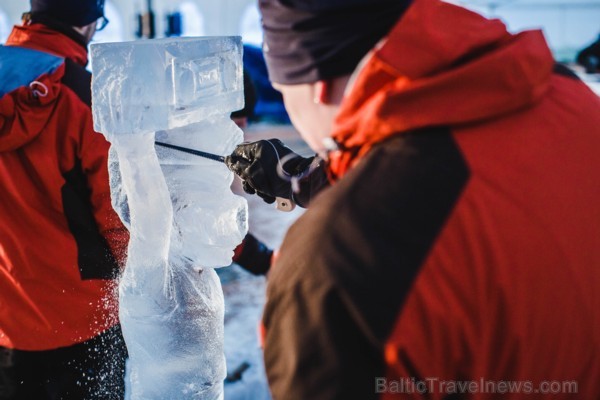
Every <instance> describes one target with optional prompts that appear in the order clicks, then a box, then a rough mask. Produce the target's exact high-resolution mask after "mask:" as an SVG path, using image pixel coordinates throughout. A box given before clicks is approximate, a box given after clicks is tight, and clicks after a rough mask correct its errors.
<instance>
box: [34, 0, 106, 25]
mask: <svg viewBox="0 0 600 400" xmlns="http://www.w3.org/2000/svg"><path fill="white" fill-rule="evenodd" d="M30 1H31V12H32V13H39V14H45V15H47V16H49V17H52V18H54V19H56V20H58V21H60V22H63V23H65V24H67V25H71V26H79V27H81V26H86V25H89V24H91V23H92V22H94V21H96V20H97V19H99V18H101V17H103V16H104V0H30Z"/></svg>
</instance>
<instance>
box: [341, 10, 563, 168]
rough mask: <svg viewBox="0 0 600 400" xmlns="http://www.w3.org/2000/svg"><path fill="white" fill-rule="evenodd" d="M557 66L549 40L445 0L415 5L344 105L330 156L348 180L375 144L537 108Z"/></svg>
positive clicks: (375, 53) (378, 51)
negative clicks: (337, 148)
mask: <svg viewBox="0 0 600 400" xmlns="http://www.w3.org/2000/svg"><path fill="white" fill-rule="evenodd" d="M553 66H554V60H553V57H552V54H551V52H550V50H549V49H548V47H547V45H546V42H545V40H544V38H543V35H542V33H541V32H539V31H528V32H524V33H521V34H518V35H512V34H510V33H508V32H507V31H506V28H505V26H504V24H503V23H502V22H500V21H499V20H488V19H486V18H484V17H482V16H480V15H478V14H475V13H473V12H471V11H468V10H466V9H464V8H462V7H458V6H454V5H452V4H448V3H444V2H441V1H439V0H415V1H414V2H413V4H412V5H411V7H410V8H409V9H408V10H407V12H406V13H405V14H404V16H403V17H402V18H401V20H400V21H399V22H398V23H397V25H396V26H395V27H394V28H393V30H392V31H391V32H390V34H389V35H388V37H387V39H386V40H385V41H384V43H383V45H382V46H381V47H379V48H378V49H375V50H373V51H372V54H371V56H370V58H369V60H368V61H367V62H366V64H365V65H364V67H363V68H362V70H361V71H359V72H358V74H357V78H356V80H355V82H354V84H353V87H352V89H351V90H350V93H349V94H348V95H347V97H346V98H345V99H344V101H343V103H342V106H341V108H340V113H339V115H338V117H337V119H336V122H335V124H334V130H333V133H332V137H333V139H334V140H335V141H336V142H337V143H338V144H339V146H340V148H341V150H340V151H336V152H333V153H332V154H330V172H331V174H332V176H333V177H340V176H342V175H343V174H344V173H345V172H346V171H347V170H348V169H350V168H351V166H352V165H353V164H354V163H356V161H357V160H359V159H360V158H361V157H362V156H364V154H366V153H367V152H368V151H369V150H370V149H371V148H372V146H373V145H375V144H376V143H379V142H381V141H383V140H385V139H387V138H389V137H391V136H393V135H398V134H401V133H403V132H407V131H410V130H415V129H418V128H423V127H427V126H440V125H443V126H450V127H456V126H461V125H467V124H475V123H478V122H481V121H485V120H489V119H493V118H497V117H500V116H502V115H506V114H509V113H512V112H516V111H518V110H521V109H525V108H527V107H531V106H533V105H535V104H536V103H537V102H538V101H539V100H540V98H541V97H542V96H543V94H544V93H545V92H546V91H547V89H548V87H549V81H550V75H551V73H552V69H553Z"/></svg>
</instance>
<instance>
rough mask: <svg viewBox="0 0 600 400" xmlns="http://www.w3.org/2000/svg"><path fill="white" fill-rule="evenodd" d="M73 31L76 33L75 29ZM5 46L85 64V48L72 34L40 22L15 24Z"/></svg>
mask: <svg viewBox="0 0 600 400" xmlns="http://www.w3.org/2000/svg"><path fill="white" fill-rule="evenodd" d="M73 33H75V34H76V32H75V31H73ZM6 45H7V46H21V47H26V48H29V49H33V50H39V51H44V52H48V53H52V54H54V55H57V56H59V57H63V58H68V59H70V60H72V61H74V62H76V63H77V64H79V65H81V66H85V65H87V62H88V52H87V48H86V47H85V46H84V45H83V44H82V43H81V42H80V41H78V40H75V37H74V35H67V34H66V33H63V32H59V31H57V30H56V29H52V28H50V27H48V26H46V25H44V24H41V23H33V24H30V25H18V26H15V27H14V28H13V30H12V32H11V34H10V36H9V37H8V39H7V40H6Z"/></svg>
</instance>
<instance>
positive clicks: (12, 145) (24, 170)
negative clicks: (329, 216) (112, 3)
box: [0, 0, 128, 400]
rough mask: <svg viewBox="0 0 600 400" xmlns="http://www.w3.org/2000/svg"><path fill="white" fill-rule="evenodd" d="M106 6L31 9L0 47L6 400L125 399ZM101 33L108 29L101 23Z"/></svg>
mask: <svg viewBox="0 0 600 400" xmlns="http://www.w3.org/2000/svg"><path fill="white" fill-rule="evenodd" d="M106 22H107V21H106V19H105V18H104V7H103V0H31V11H30V12H28V13H25V14H24V16H23V24H22V25H20V26H15V27H14V29H13V31H12V33H11V34H10V36H9V38H8V40H7V42H6V46H4V47H0V53H1V54H0V59H1V60H2V62H1V63H0V77H1V79H0V96H1V97H0V192H1V193H2V196H0V220H1V221H2V223H1V224H0V275H1V277H0V399H3V400H6V399H20V400H21V399H22V400H44V399H63V400H64V399H78V400H82V399H122V398H123V397H124V371H125V359H126V355H127V351H126V348H125V344H124V341H123V338H122V334H121V329H120V326H119V323H118V307H117V298H116V278H117V277H118V276H119V274H120V270H121V268H122V266H123V264H124V258H125V255H126V246H127V242H128V233H127V231H126V229H125V228H124V227H123V225H122V224H121V222H120V220H119V218H118V217H117V215H116V214H115V213H114V211H113V209H112V207H111V203H110V190H109V181H108V172H107V154H108V149H109V144H108V143H107V142H106V141H105V139H104V137H103V136H102V135H100V134H97V133H95V132H94V130H93V126H92V125H93V124H92V114H91V109H90V101H91V89H90V82H91V76H90V74H89V72H87V71H86V69H85V65H86V64H87V61H88V60H87V57H88V53H87V45H88V43H89V42H90V40H91V39H92V37H93V35H94V33H95V31H96V29H97V24H98V23H99V24H101V25H105V24H106ZM98 28H101V26H99V27H98Z"/></svg>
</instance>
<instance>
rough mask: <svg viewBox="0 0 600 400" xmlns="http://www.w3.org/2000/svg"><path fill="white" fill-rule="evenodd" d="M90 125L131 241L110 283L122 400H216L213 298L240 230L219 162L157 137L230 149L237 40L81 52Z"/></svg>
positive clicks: (239, 99) (219, 305)
mask: <svg viewBox="0 0 600 400" xmlns="http://www.w3.org/2000/svg"><path fill="white" fill-rule="evenodd" d="M91 58H92V65H93V67H92V68H93V81H92V99H93V115H94V128H95V129H96V130H97V131H98V132H101V133H103V134H104V135H105V136H106V138H107V139H108V140H109V141H110V142H111V143H112V149H111V159H110V160H109V164H110V170H111V171H110V172H111V190H112V196H113V198H112V200H113V204H114V206H115V209H116V210H117V212H118V213H119V214H120V216H121V219H123V221H124V222H125V223H126V224H127V225H128V227H129V230H130V233H131V239H130V243H129V248H128V259H127V265H126V267H125V272H124V275H123V277H122V280H121V283H120V286H119V301H120V308H119V315H120V319H121V324H122V327H123V333H124V336H125V341H126V343H127V347H128V350H129V357H130V371H131V373H130V375H131V376H130V378H131V379H130V382H129V383H128V384H129V385H130V386H128V391H129V393H130V394H131V399H132V400H137V399H143V400H153V399H156V400H168V399H177V400H185V399H220V398H222V397H223V380H224V378H225V375H226V368H225V359H224V352H223V330H224V329H223V311H224V306H223V294H222V290H221V285H220V282H219V279H218V277H217V275H216V273H215V271H214V269H213V268H216V267H219V266H224V265H229V264H230V263H231V257H232V255H233V249H234V248H235V246H236V245H237V244H238V243H240V242H241V241H242V238H243V237H244V235H245V234H246V231H247V223H246V220H247V218H246V213H247V205H246V202H245V200H244V199H243V198H241V197H238V196H235V195H234V194H233V193H232V192H231V190H230V184H231V181H232V179H233V175H232V173H231V172H230V171H229V170H228V169H227V168H226V167H225V165H224V164H222V163H218V162H216V161H213V160H208V159H203V158H199V157H197V156H194V155H189V154H185V153H181V152H177V151H174V150H168V149H164V148H159V147H155V141H161V142H166V143H170V144H175V145H178V146H183V147H188V148H195V149H200V150H204V151H207V152H211V153H215V154H221V155H225V154H230V153H231V152H232V151H233V149H234V147H235V146H236V145H237V144H238V143H240V142H241V141H242V132H241V130H240V129H239V128H238V127H237V126H236V125H235V124H234V123H233V122H232V121H231V119H230V118H229V115H230V113H231V112H232V111H235V110H238V109H240V108H242V107H243V80H242V45H241V40H240V38H239V37H213V38H185V39H181V38H179V39H161V40H147V41H137V42H126V43H106V44H94V45H92V46H91Z"/></svg>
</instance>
